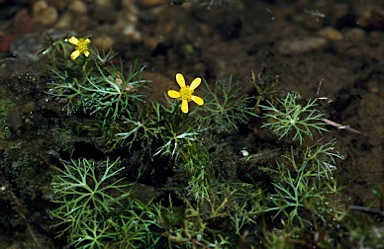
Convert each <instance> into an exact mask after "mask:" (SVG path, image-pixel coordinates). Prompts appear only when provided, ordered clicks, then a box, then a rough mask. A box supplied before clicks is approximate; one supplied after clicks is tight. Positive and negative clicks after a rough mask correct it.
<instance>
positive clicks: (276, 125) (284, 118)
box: [260, 93, 327, 144]
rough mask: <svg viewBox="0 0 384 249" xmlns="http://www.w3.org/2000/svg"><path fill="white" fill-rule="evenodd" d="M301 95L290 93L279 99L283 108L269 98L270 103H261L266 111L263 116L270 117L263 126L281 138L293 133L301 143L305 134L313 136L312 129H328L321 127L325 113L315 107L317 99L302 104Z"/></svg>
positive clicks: (294, 139) (320, 130)
mask: <svg viewBox="0 0 384 249" xmlns="http://www.w3.org/2000/svg"><path fill="white" fill-rule="evenodd" d="M299 97H300V96H299V95H298V94H292V93H288V94H287V96H286V97H285V99H278V102H279V103H280V104H281V105H282V108H281V109H282V110H281V109H278V108H277V107H276V106H275V105H273V104H272V103H271V102H270V101H268V100H267V103H268V105H260V107H261V108H262V109H263V111H265V112H266V113H265V114H264V116H263V118H268V119H269V120H268V122H267V123H264V124H263V125H262V126H261V127H262V128H264V127H266V128H269V129H270V130H272V132H273V133H274V134H276V135H278V136H279V139H281V138H283V137H287V136H289V135H291V134H292V133H293V138H292V140H293V141H296V140H299V143H300V144H302V143H303V141H304V135H305V136H308V137H310V138H312V136H313V134H312V131H311V130H316V131H317V132H319V133H321V132H322V131H327V129H325V128H323V127H321V125H322V124H323V123H322V122H321V118H322V117H323V116H324V114H323V113H321V112H320V111H318V110H317V109H315V107H316V106H317V104H316V101H317V100H316V99H314V100H308V102H307V103H306V104H305V105H304V106H302V105H300V104H298V103H297V99H298V98H299Z"/></svg>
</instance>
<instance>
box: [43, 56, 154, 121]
mask: <svg viewBox="0 0 384 249" xmlns="http://www.w3.org/2000/svg"><path fill="white" fill-rule="evenodd" d="M95 68H96V70H97V72H95V73H88V74H87V75H86V76H85V77H84V78H75V77H71V76H70V74H69V72H67V71H64V72H57V71H54V73H55V74H56V77H55V80H54V81H53V82H51V83H50V86H51V89H50V90H49V92H48V94H50V95H52V96H55V97H56V99H58V100H59V101H61V102H64V103H65V106H64V108H65V109H67V112H68V113H72V112H75V111H77V110H78V109H79V108H81V109H82V110H83V112H85V113H86V112H87V111H89V112H90V114H91V115H92V114H95V113H98V112H101V113H103V115H104V124H105V123H106V122H107V121H109V120H116V119H118V118H121V117H123V116H127V117H131V116H132V113H131V112H132V111H133V110H132V106H135V103H136V102H138V101H139V102H140V101H144V99H143V97H144V96H143V94H141V93H139V90H140V89H141V88H144V87H145V84H146V83H147V82H148V81H147V80H143V79H142V74H143V70H144V67H142V68H141V69H137V62H135V63H134V64H133V65H132V67H131V69H130V71H129V73H128V75H126V76H125V75H124V68H123V64H122V63H120V67H119V68H116V67H114V66H112V67H110V68H105V67H102V66H99V65H97V64H95Z"/></svg>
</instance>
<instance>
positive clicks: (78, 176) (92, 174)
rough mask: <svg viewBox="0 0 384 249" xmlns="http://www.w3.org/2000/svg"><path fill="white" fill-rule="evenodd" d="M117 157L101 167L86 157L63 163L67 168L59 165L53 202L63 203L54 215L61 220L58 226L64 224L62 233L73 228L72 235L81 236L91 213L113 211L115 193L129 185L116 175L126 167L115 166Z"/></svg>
mask: <svg viewBox="0 0 384 249" xmlns="http://www.w3.org/2000/svg"><path fill="white" fill-rule="evenodd" d="M118 161H119V160H118V159H117V160H115V161H114V162H112V163H111V162H110V161H109V159H108V160H107V161H106V162H105V164H104V165H102V166H101V167H100V166H99V167H100V168H99V169H97V168H98V166H97V165H96V164H95V163H93V162H89V161H88V160H86V159H79V160H77V161H74V160H72V162H71V163H64V164H63V167H64V169H60V168H56V170H57V171H58V173H57V174H56V175H55V176H54V179H53V181H52V188H53V190H54V191H55V192H54V194H55V199H54V202H55V203H58V204H59V205H60V206H59V207H58V208H57V209H54V210H52V211H51V215H52V216H53V217H55V218H57V219H59V220H60V222H58V223H57V224H56V226H63V227H64V229H63V230H62V231H61V233H60V235H63V234H64V232H66V231H68V230H70V233H71V235H70V237H71V238H75V237H81V235H80V234H81V233H82V230H83V225H84V224H83V223H84V221H85V220H87V219H88V217H89V216H93V215H96V217H97V216H103V215H104V214H106V213H108V212H110V209H111V207H112V206H114V205H116V204H117V203H118V200H117V199H116V198H115V197H114V196H113V195H112V193H113V192H116V193H117V194H118V193H124V188H126V187H128V185H127V184H122V183H121V181H122V180H123V179H115V177H116V176H117V175H118V174H119V173H120V172H121V171H122V170H123V169H124V168H116V167H117V164H118Z"/></svg>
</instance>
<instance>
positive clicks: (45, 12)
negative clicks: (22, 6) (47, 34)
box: [32, 0, 58, 26]
mask: <svg viewBox="0 0 384 249" xmlns="http://www.w3.org/2000/svg"><path fill="white" fill-rule="evenodd" d="M32 15H33V18H34V20H35V21H36V22H38V23H40V24H42V25H44V26H50V25H52V24H54V23H55V22H56V21H57V19H58V13H57V10H56V8H54V7H52V6H49V5H48V4H47V2H46V1H44V0H41V1H37V2H35V3H34V4H33V7H32Z"/></svg>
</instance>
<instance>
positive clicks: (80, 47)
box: [68, 36, 91, 60]
mask: <svg viewBox="0 0 384 249" xmlns="http://www.w3.org/2000/svg"><path fill="white" fill-rule="evenodd" d="M68 41H69V42H70V43H72V44H73V45H75V46H76V50H75V51H73V52H72V54H71V60H76V58H77V57H79V55H81V54H84V55H85V56H86V57H88V55H89V51H88V44H89V43H91V40H89V39H88V38H86V39H82V38H80V39H77V38H76V37H74V36H72V37H71V38H69V39H68Z"/></svg>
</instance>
